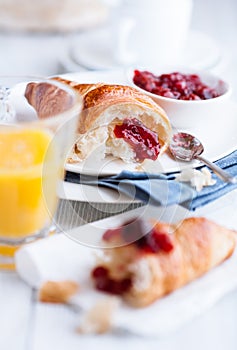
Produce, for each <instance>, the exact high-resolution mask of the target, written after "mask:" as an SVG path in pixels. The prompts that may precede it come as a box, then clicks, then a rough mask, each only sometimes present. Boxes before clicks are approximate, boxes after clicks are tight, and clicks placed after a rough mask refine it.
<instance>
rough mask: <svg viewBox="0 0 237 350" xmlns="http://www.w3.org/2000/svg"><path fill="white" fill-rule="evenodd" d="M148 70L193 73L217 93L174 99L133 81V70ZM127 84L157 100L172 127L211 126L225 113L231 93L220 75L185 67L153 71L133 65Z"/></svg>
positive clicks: (161, 72) (128, 73)
mask: <svg viewBox="0 0 237 350" xmlns="http://www.w3.org/2000/svg"><path fill="white" fill-rule="evenodd" d="M135 69H138V70H140V71H144V70H146V71H149V72H152V73H153V74H155V75H157V76H159V75H161V74H169V73H172V72H179V73H184V74H196V75H198V76H199V77H200V79H201V81H202V82H203V83H204V84H206V85H208V86H210V87H212V88H215V89H216V90H217V92H218V93H219V94H220V96H218V97H215V98H211V99H207V100H177V99H173V98H168V97H163V96H159V95H156V94H153V93H151V92H148V91H146V90H144V89H142V88H140V87H138V86H137V85H135V84H134V82H133V76H134V70H135ZM127 77H128V80H129V84H130V85H132V86H133V87H135V88H136V89H138V90H139V91H142V92H143V93H145V94H146V95H148V96H150V97H151V98H152V99H153V100H154V101H155V102H156V103H158V104H159V105H160V106H161V107H162V108H163V109H164V110H165V112H166V113H167V115H168V117H169V119H170V122H171V124H172V126H173V127H175V128H177V129H187V130H193V129H196V128H197V126H198V125H200V124H201V125H202V127H207V128H211V127H212V126H213V124H214V123H216V122H217V120H219V119H220V117H221V115H222V114H223V113H224V110H225V106H226V103H228V101H229V97H230V95H231V87H230V85H229V84H228V83H227V82H225V81H223V79H221V78H220V77H217V76H215V75H213V74H212V73H210V72H207V71H197V70H195V69H191V68H185V67H166V68H165V67H164V68H162V67H161V68H159V69H157V70H156V71H154V70H149V69H144V68H143V69H141V68H133V69H129V70H128V71H127Z"/></svg>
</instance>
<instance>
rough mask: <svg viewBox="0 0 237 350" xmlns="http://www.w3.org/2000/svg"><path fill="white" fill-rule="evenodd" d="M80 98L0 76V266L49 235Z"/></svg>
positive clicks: (35, 81)
mask: <svg viewBox="0 0 237 350" xmlns="http://www.w3.org/2000/svg"><path fill="white" fill-rule="evenodd" d="M81 109H82V101H81V98H80V97H79V96H78V95H77V94H76V93H75V92H74V90H73V89H72V88H70V87H69V86H67V85H65V84H62V83H61V82H59V81H57V80H55V79H48V80H47V79H41V78H26V77H0V267H1V268H10V267H12V266H14V252H15V251H16V249H18V247H19V246H21V245H22V244H25V243H30V242H32V241H34V240H36V239H39V238H42V237H45V236H47V235H48V234H49V232H50V227H51V225H52V218H53V216H54V214H55V210H56V208H57V185H58V183H59V181H60V179H62V178H63V174H64V170H63V168H64V163H65V160H66V157H67V154H68V152H69V151H70V149H71V147H72V145H73V144H74V141H75V136H76V129H77V123H78V119H79V117H80V112H81Z"/></svg>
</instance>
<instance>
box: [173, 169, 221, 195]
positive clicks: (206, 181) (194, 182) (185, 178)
mask: <svg viewBox="0 0 237 350" xmlns="http://www.w3.org/2000/svg"><path fill="white" fill-rule="evenodd" d="M175 179H176V180H177V181H179V182H190V184H191V186H192V187H194V188H195V189H196V190H197V192H200V191H201V190H202V189H203V187H206V186H213V185H215V183H216V180H214V179H213V178H212V174H211V172H210V171H209V170H208V169H207V168H203V169H201V170H196V169H193V168H187V169H184V170H182V171H181V173H180V174H178V175H177V176H176V178H175Z"/></svg>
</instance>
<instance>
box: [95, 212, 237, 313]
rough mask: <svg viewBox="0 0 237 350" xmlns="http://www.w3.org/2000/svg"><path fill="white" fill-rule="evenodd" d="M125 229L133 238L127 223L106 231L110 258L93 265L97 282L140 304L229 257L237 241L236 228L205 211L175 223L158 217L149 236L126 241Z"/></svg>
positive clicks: (185, 281) (135, 226) (131, 226)
mask: <svg viewBox="0 0 237 350" xmlns="http://www.w3.org/2000/svg"><path fill="white" fill-rule="evenodd" d="M128 225H130V229H129V232H130V234H131V233H132V232H133V233H132V234H134V233H135V234H137V235H139V232H137V231H136V232H135V231H133V230H132V228H133V225H134V228H136V229H137V227H138V226H137V225H138V224H137V223H136V224H135V222H132V223H128ZM124 227H125V228H126V226H124ZM122 229H123V227H122ZM118 232H120V234H119V235H118ZM121 232H122V236H123V239H124V238H125V240H129V238H128V236H127V237H126V232H127V231H126V229H125V231H121V228H120V231H118V230H117V231H114V232H113V230H112V231H110V232H107V233H105V236H104V239H105V241H107V243H108V247H111V248H113V247H114V248H113V249H106V251H105V257H106V259H105V260H104V261H103V260H102V261H100V264H99V265H98V266H97V267H96V269H95V270H94V271H93V278H94V281H95V286H96V288H98V289H100V290H102V291H107V292H110V293H115V294H122V296H123V297H124V299H125V300H126V301H127V302H128V303H129V304H131V305H133V306H136V307H144V306H147V305H149V304H151V303H152V302H154V301H155V300H157V299H159V298H161V297H162V296H164V295H166V294H168V293H171V292H172V291H174V290H176V289H177V288H180V287H182V286H183V285H185V284H187V283H189V282H191V281H193V280H195V279H196V278H198V277H200V276H202V275H203V274H204V273H206V272H208V271H209V270H210V269H212V268H213V267H215V266H217V265H218V264H220V263H221V262H223V261H224V260H225V259H227V258H228V257H230V256H231V255H232V253H233V251H234V249H235V245H236V232H235V231H232V230H230V229H227V228H224V227H222V226H220V225H218V224H216V223H214V222H212V221H210V220H208V219H206V218H201V217H199V218H198V217H193V218H188V219H185V220H184V221H182V222H179V223H178V224H176V225H169V224H166V223H161V222H156V223H155V224H154V226H153V228H152V231H150V233H148V235H147V236H145V238H144V237H143V238H141V237H140V238H139V239H138V240H137V241H135V242H134V243H132V244H127V245H123V246H121V243H122V241H123V239H122V238H121V237H122V236H121ZM154 232H156V234H155V235H154V237H153V236H152V234H154ZM124 235H125V236H124ZM137 237H138V236H137ZM133 238H134V237H133ZM159 240H160V241H159ZM123 243H124V242H123ZM119 245H120V247H118V246H119ZM152 245H153V246H152ZM115 246H117V248H115Z"/></svg>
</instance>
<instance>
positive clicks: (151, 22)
mask: <svg viewBox="0 0 237 350" xmlns="http://www.w3.org/2000/svg"><path fill="white" fill-rule="evenodd" d="M191 15H192V0H120V2H119V6H118V7H117V8H116V17H115V19H114V24H113V27H114V30H113V36H114V40H113V41H114V48H113V50H114V59H115V61H116V62H117V63H118V64H121V65H128V64H139V65H152V66H157V65H160V64H173V63H177V60H178V58H179V56H180V54H181V52H182V50H183V49H184V47H185V43H186V39H187V35H188V31H189V26H190V20H191Z"/></svg>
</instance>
